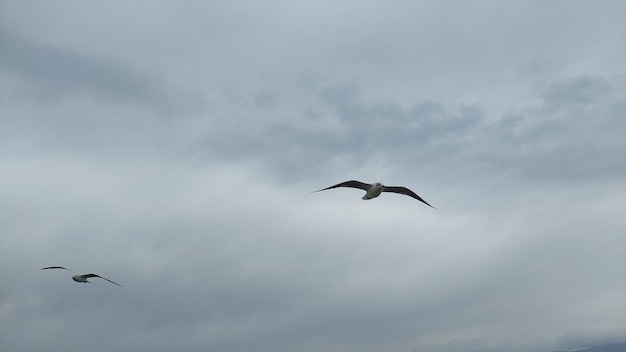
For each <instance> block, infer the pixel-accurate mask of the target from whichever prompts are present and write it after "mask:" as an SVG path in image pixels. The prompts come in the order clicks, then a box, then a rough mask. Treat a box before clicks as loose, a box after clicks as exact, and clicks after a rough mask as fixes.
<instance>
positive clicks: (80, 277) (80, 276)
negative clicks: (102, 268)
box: [41, 266, 122, 287]
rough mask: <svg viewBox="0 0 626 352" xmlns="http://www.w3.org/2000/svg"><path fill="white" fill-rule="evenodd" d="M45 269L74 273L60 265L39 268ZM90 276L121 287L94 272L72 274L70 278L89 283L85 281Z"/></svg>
mask: <svg viewBox="0 0 626 352" xmlns="http://www.w3.org/2000/svg"><path fill="white" fill-rule="evenodd" d="M46 269H63V270H67V271H69V272H71V273H74V272H73V271H71V270H70V269H68V268H64V267H62V266H49V267H46V268H41V270H46ZM90 277H99V278H101V279H104V280H107V281H108V282H110V283H113V284H116V285H117V286H119V287H122V285H120V284H118V283H117V282H114V281H111V280H109V279H107V278H106V277H102V276H100V275H96V274H84V275H74V276H72V280H74V281H76V282H82V283H84V284H90V283H91V282H89V281H87V279H89V278H90Z"/></svg>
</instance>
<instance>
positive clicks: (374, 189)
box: [313, 180, 434, 208]
mask: <svg viewBox="0 0 626 352" xmlns="http://www.w3.org/2000/svg"><path fill="white" fill-rule="evenodd" d="M338 187H349V188H358V189H362V190H364V191H365V195H364V196H363V198H361V199H365V200H367V199H372V198H376V197H378V196H379V195H380V194H381V193H382V192H392V193H400V194H404V195H406V196H409V197H412V198H415V199H417V200H419V201H420V202H422V203H424V204H426V205H428V206H429V207H431V208H434V207H433V206H432V205H430V204H428V202H426V201H425V200H423V199H422V197H420V196H418V195H417V194H415V193H414V192H413V191H411V190H410V189H408V188H406V187H396V186H385V185H383V184H382V183H380V182H376V183H372V184H369V183H363V182H359V181H354V180H352V181H346V182H342V183H340V184H337V185H334V186H330V187H327V188H324V189H320V190H317V191H313V192H320V191H325V190H327V189H333V188H338Z"/></svg>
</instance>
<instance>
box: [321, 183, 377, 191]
mask: <svg viewBox="0 0 626 352" xmlns="http://www.w3.org/2000/svg"><path fill="white" fill-rule="evenodd" d="M371 186H372V185H370V184H369V183H363V182H359V181H354V180H352V181H346V182H342V183H339V184H336V185H334V186H330V187H326V188H324V189H320V190H317V191H313V192H320V191H325V190H327V189H333V188H338V187H349V188H358V189H362V190H364V191H367V190H368V189H369V188H370V187H371Z"/></svg>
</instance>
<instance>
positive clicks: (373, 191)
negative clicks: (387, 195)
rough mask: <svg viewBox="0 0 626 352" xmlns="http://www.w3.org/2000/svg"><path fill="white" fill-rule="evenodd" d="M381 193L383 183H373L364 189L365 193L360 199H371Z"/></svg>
mask: <svg viewBox="0 0 626 352" xmlns="http://www.w3.org/2000/svg"><path fill="white" fill-rule="evenodd" d="M381 193H383V184H382V183H380V182H376V183H373V184H372V185H371V186H370V187H369V188H368V189H367V190H366V191H365V195H364V196H363V198H361V199H365V200H368V199H373V198H376V197H378V196H379V195H380V194H381Z"/></svg>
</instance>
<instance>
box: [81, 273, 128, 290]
mask: <svg viewBox="0 0 626 352" xmlns="http://www.w3.org/2000/svg"><path fill="white" fill-rule="evenodd" d="M81 276H82V277H84V278H90V277H99V278H101V279H103V280H107V281H108V282H110V283H112V284H116V285H117V286H119V287H122V285H120V284H118V283H117V282H115V281H111V280H109V279H107V278H106V277H104V276H100V275H96V274H85V275H81Z"/></svg>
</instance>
